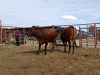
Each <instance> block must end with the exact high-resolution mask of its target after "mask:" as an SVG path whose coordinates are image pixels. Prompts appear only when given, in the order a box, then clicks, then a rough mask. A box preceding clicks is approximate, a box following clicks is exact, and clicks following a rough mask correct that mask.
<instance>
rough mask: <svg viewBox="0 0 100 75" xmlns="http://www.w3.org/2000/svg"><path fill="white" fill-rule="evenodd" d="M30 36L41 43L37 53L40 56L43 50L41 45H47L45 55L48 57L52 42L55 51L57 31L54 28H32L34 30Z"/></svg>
mask: <svg viewBox="0 0 100 75" xmlns="http://www.w3.org/2000/svg"><path fill="white" fill-rule="evenodd" d="M29 36H33V37H35V38H36V39H37V40H38V42H39V49H38V52H37V54H38V55H39V52H40V49H41V45H43V44H45V55H46V50H47V45H48V42H52V49H53V51H54V47H55V44H56V37H57V31H56V30H54V29H53V28H40V27H38V26H32V28H31V29H30V31H29ZM51 52H52V51H51Z"/></svg>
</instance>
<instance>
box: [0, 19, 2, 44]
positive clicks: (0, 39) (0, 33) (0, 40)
mask: <svg viewBox="0 0 100 75" xmlns="http://www.w3.org/2000/svg"><path fill="white" fill-rule="evenodd" d="M0 45H2V23H1V20H0Z"/></svg>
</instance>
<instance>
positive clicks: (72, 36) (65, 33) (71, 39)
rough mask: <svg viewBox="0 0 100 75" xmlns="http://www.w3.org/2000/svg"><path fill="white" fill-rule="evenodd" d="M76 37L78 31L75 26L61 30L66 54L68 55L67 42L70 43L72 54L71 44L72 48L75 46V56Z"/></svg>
mask: <svg viewBox="0 0 100 75" xmlns="http://www.w3.org/2000/svg"><path fill="white" fill-rule="evenodd" d="M76 35H77V30H76V28H74V27H73V26H69V27H67V28H66V29H61V32H60V39H61V40H62V42H63V45H64V52H65V53H66V45H67V42H68V43H69V51H68V53H70V49H71V44H72V46H73V54H74V44H75V43H76V42H75V40H76Z"/></svg>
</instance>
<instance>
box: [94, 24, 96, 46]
mask: <svg viewBox="0 0 100 75" xmlns="http://www.w3.org/2000/svg"><path fill="white" fill-rule="evenodd" d="M96 31H97V30H96V24H95V23H94V46H95V48H96V45H97V35H96V33H97V32H96Z"/></svg>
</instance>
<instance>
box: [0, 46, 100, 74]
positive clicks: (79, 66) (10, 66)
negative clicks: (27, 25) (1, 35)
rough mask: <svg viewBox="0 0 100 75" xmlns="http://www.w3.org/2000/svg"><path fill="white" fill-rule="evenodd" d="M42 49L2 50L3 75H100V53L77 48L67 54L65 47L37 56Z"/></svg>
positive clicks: (10, 48)
mask: <svg viewBox="0 0 100 75" xmlns="http://www.w3.org/2000/svg"><path fill="white" fill-rule="evenodd" d="M37 49H38V46H36V45H22V46H19V47H17V46H13V45H11V46H1V47H0V75H100V49H99V48H98V49H97V48H96V49H94V48H75V54H71V53H70V54H68V53H63V47H59V50H57V49H56V50H55V52H53V53H50V49H51V46H49V47H48V51H47V55H44V47H42V50H41V52H40V55H36V51H37Z"/></svg>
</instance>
